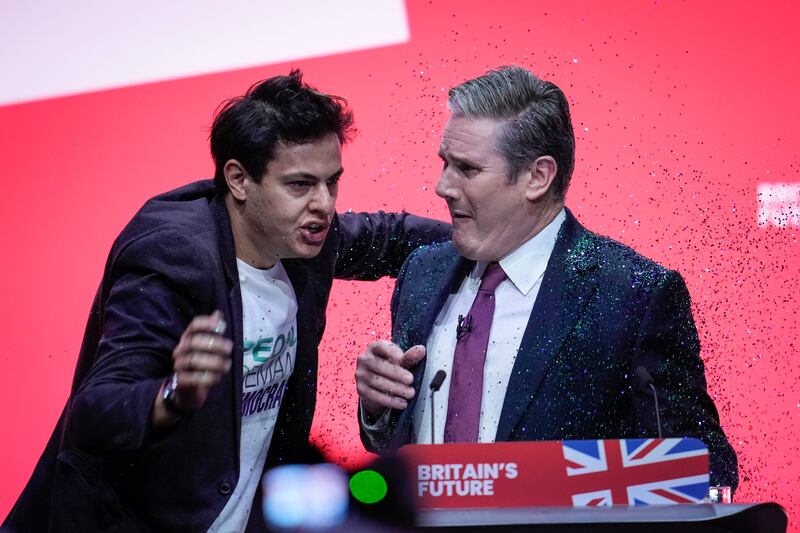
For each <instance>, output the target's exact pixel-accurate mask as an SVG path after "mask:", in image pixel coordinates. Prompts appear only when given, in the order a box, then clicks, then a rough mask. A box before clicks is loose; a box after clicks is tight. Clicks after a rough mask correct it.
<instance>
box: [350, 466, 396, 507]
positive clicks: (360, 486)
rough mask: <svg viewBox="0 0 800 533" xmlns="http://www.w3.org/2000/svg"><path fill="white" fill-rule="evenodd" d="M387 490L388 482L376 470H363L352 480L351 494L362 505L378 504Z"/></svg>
mask: <svg viewBox="0 0 800 533" xmlns="http://www.w3.org/2000/svg"><path fill="white" fill-rule="evenodd" d="M387 490H388V487H387V486H386V480H385V479H383V476H382V475H380V474H379V473H377V472H375V471H374V470H362V471H361V472H357V473H355V474H354V475H353V477H351V478H350V493H351V494H352V495H353V498H355V499H356V500H358V501H360V502H361V503H378V502H379V501H381V500H382V499H383V498H384V497H385V496H386V491H387Z"/></svg>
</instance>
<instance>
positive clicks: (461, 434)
mask: <svg viewBox="0 0 800 533" xmlns="http://www.w3.org/2000/svg"><path fill="white" fill-rule="evenodd" d="M505 279H506V273H505V272H503V269H502V268H501V267H500V264H499V263H489V265H487V267H486V270H485V271H484V272H483V279H482V280H481V286H480V288H479V289H478V295H477V296H476V297H475V301H474V302H473V303H472V307H471V308H470V310H469V314H468V315H467V317H466V319H464V320H463V321H462V320H461V318H460V317H459V322H460V323H459V328H458V338H457V341H456V351H455V354H454V355H453V371H452V372H451V376H452V377H451V380H450V395H449V399H448V403H447V420H446V421H445V424H444V442H478V426H479V424H480V421H481V396H482V395H483V366H484V363H485V362H486V348H487V347H488V345H489V331H490V330H491V329H492V317H493V316H494V291H495V289H496V288H497V286H498V285H500V283H502V282H503V280H505Z"/></svg>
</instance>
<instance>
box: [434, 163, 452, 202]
mask: <svg viewBox="0 0 800 533" xmlns="http://www.w3.org/2000/svg"><path fill="white" fill-rule="evenodd" d="M435 190H436V195H437V196H439V197H440V198H444V199H445V200H454V199H455V197H456V194H457V192H458V191H457V190H456V188H455V187H454V186H453V179H452V176H451V175H450V169H449V168H444V169H442V173H441V175H440V176H439V181H437V182H436V189H435Z"/></svg>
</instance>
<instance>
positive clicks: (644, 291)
mask: <svg viewBox="0 0 800 533" xmlns="http://www.w3.org/2000/svg"><path fill="white" fill-rule="evenodd" d="M449 107H450V111H451V113H452V114H451V116H450V119H449V121H448V122H447V125H446V126H445V129H444V132H443V134H442V141H441V147H440V150H439V156H440V157H441V159H442V161H443V164H444V166H443V169H442V174H441V177H440V179H439V182H438V184H437V186H436V193H437V194H438V195H439V196H441V197H442V198H444V199H445V201H446V202H447V206H448V208H449V210H450V215H451V217H452V221H453V239H452V242H448V243H443V244H437V245H433V246H427V247H423V248H421V249H419V250H417V251H416V252H415V253H413V254H412V255H411V257H409V259H408V261H407V262H406V264H405V265H404V267H403V269H402V271H401V273H400V276H399V277H398V280H397V285H396V288H395V293H394V297H393V300H392V324H393V326H392V338H393V341H394V342H393V343H390V342H388V341H379V342H376V343H373V344H372V345H370V347H369V348H368V350H367V351H366V352H365V353H364V354H362V355H361V356H360V357H359V360H358V363H357V368H356V382H357V388H358V393H359V398H360V406H361V408H360V415H359V416H360V421H361V429H362V440H363V442H364V444H365V446H366V447H367V448H368V449H371V450H374V451H390V450H394V449H396V448H397V447H398V446H401V445H403V444H406V443H409V442H417V443H431V442H463V441H466V442H470V441H471V442H476V441H477V442H492V441H506V440H547V439H552V440H560V439H600V438H606V439H612V438H627V437H652V436H656V435H657V433H658V428H657V423H656V412H655V408H654V402H653V396H652V392H651V391H650V389H649V388H647V387H645V385H646V384H647V383H646V381H648V380H649V379H652V380H653V381H654V384H655V387H656V390H657V391H658V399H659V406H660V415H661V422H662V425H663V432H664V435H665V436H695V437H698V438H700V439H701V440H702V441H703V442H705V444H706V445H707V446H708V448H709V450H710V456H711V483H712V484H720V485H729V486H732V487H734V488H735V486H736V484H737V481H738V476H737V466H736V455H735V453H734V451H733V449H732V448H731V446H730V445H729V443H728V441H727V439H726V437H725V435H724V433H723V431H722V429H721V428H720V425H719V418H718V415H717V411H716V409H715V407H714V404H713V402H712V400H711V399H710V398H709V396H708V394H707V392H706V382H705V377H704V369H703V362H702V360H701V359H700V347H699V342H698V336H697V331H696V329H695V325H694V321H693V318H692V313H691V309H690V300H689V293H688V291H687V289H686V286H685V284H684V282H683V280H682V278H681V276H680V275H679V274H678V273H677V272H674V271H671V270H668V269H665V268H664V267H662V266H659V265H657V264H656V263H654V262H652V261H650V260H648V259H646V258H644V257H642V256H641V255H639V254H637V253H636V252H635V251H633V250H632V249H630V248H628V247H626V246H624V245H622V244H620V243H617V242H614V241H612V240H610V239H607V238H604V237H601V236H598V235H596V234H594V233H591V232H590V231H587V230H586V229H585V228H583V227H582V226H581V225H580V223H578V221H577V220H576V219H575V217H574V216H573V215H572V213H571V212H570V211H569V210H568V209H566V208H565V207H564V198H565V193H566V191H567V186H568V184H569V180H570V176H571V174H572V170H573V166H574V143H575V141H574V134H573V130H572V125H571V120H570V115H569V107H568V104H567V100H566V98H565V96H564V94H563V93H562V92H561V90H560V89H559V88H558V87H556V86H555V85H554V84H552V83H550V82H546V81H543V80H540V79H538V78H537V77H536V76H534V75H533V74H532V73H530V72H528V71H527V70H525V69H522V68H519V67H504V68H500V69H498V70H495V71H491V72H489V73H487V74H485V75H483V76H480V77H478V78H476V79H473V80H469V81H467V82H465V83H463V84H461V85H459V86H457V87H455V88H453V89H452V90H451V91H450V93H449ZM438 370H444V371H445V372H446V373H447V378H446V379H445V381H444V383H443V385H442V388H441V391H440V392H439V393H438V394H437V395H436V401H437V408H436V410H435V413H436V420H435V421H436V424H435V428H436V434H435V435H432V434H431V424H430V422H431V421H430V417H431V412H430V408H429V405H430V394H431V393H430V390H429V387H428V384H429V383H430V381H431V379H432V378H433V376H434V374H436V372H437V371H438Z"/></svg>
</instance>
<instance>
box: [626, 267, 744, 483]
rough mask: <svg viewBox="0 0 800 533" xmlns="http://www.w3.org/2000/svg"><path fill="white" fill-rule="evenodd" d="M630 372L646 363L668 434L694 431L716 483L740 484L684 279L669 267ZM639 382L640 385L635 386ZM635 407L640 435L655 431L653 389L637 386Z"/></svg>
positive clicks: (645, 322)
mask: <svg viewBox="0 0 800 533" xmlns="http://www.w3.org/2000/svg"><path fill="white" fill-rule="evenodd" d="M634 354H635V356H634V360H633V368H632V371H633V372H632V373H631V374H633V375H635V369H636V367H637V366H639V365H643V366H644V367H645V368H647V370H648V371H649V372H650V374H651V376H652V377H653V381H654V384H655V386H656V388H657V392H658V399H659V407H660V411H661V417H662V419H661V422H662V426H663V432H664V435H665V436H694V437H697V438H699V439H700V440H702V441H703V442H704V443H705V444H706V446H707V447H708V449H709V454H710V462H711V465H710V466H711V483H712V485H728V486H731V487H732V488H733V489H735V488H736V485H737V483H738V475H737V462H736V453H735V452H734V451H733V448H731V446H730V444H729V443H728V440H727V439H726V437H725V434H724V433H723V431H722V428H721V427H720V424H719V415H718V414H717V410H716V408H715V406H714V402H713V401H712V400H711V398H710V397H709V396H708V393H707V392H706V380H705V373H704V368H703V361H702V360H701V359H700V342H699V339H698V335H697V329H696V328H695V324H694V319H693V318H692V311H691V305H690V298H689V292H688V290H687V288H686V284H685V283H684V281H683V279H682V278H681V276H680V274H678V273H677V272H672V271H669V272H668V273H667V275H666V277H665V278H664V279H663V280H662V281H661V283H659V284H658V286H657V287H656V289H655V290H654V292H653V293H652V295H651V296H650V299H649V302H648V304H647V307H646V309H645V313H644V316H643V318H642V321H641V325H640V327H639V332H638V336H637V339H636V346H635V350H634ZM637 385H638V386H637ZM633 389H634V391H636V392H635V394H636V401H635V402H634V409H635V411H636V419H637V421H638V423H639V425H640V428H639V429H640V431H642V434H647V435H654V434H656V432H657V427H656V419H655V412H654V405H653V397H652V391H651V389H650V388H649V387H647V388H646V389H643V388H642V387H641V384H635V385H634V387H633Z"/></svg>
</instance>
